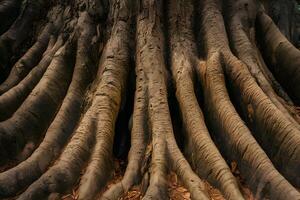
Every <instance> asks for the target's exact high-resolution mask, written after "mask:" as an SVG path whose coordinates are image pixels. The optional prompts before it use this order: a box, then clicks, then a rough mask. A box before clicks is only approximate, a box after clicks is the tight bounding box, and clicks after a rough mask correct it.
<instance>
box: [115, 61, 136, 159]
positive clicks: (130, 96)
mask: <svg viewBox="0 0 300 200" xmlns="http://www.w3.org/2000/svg"><path fill="white" fill-rule="evenodd" d="M134 63H135V62H134V61H133V60H131V61H130V65H131V66H134ZM135 77H136V74H135V70H134V67H131V71H130V72H129V78H128V81H127V86H126V88H127V91H126V94H125V95H126V96H125V95H124V97H123V100H124V101H125V102H124V103H123V104H122V106H121V110H120V112H119V114H118V117H117V121H116V125H115V138H114V146H113V153H114V156H115V157H116V158H117V159H119V160H122V161H125V160H127V156H128V152H129V149H130V146H131V127H132V119H131V118H132V114H133V106H134V94H135V89H136V88H135V86H136V83H135V82H136V80H135Z"/></svg>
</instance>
